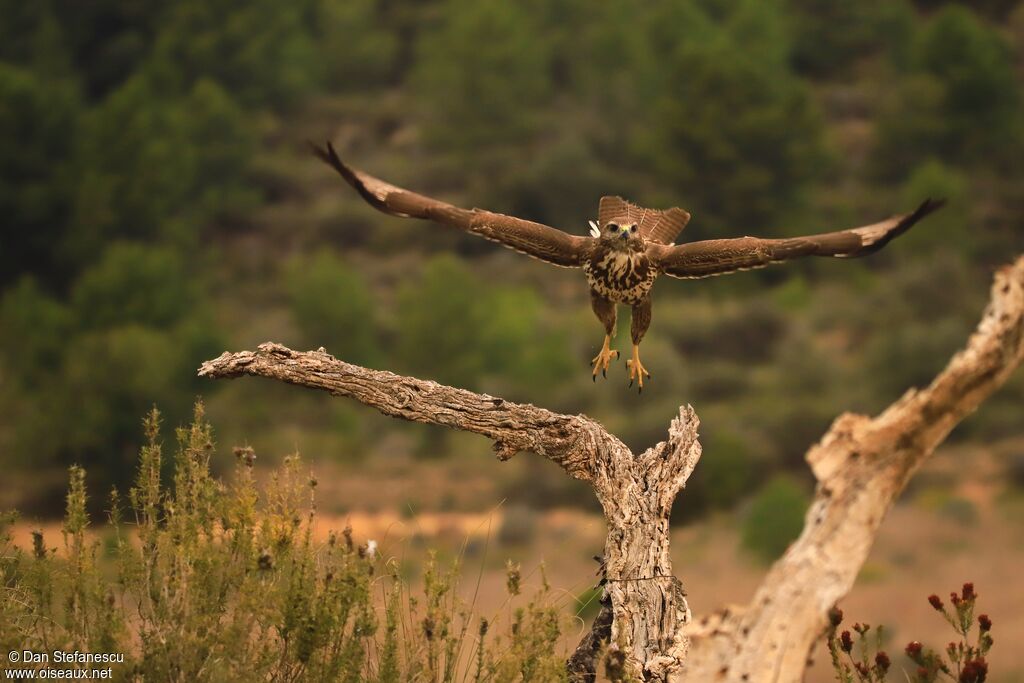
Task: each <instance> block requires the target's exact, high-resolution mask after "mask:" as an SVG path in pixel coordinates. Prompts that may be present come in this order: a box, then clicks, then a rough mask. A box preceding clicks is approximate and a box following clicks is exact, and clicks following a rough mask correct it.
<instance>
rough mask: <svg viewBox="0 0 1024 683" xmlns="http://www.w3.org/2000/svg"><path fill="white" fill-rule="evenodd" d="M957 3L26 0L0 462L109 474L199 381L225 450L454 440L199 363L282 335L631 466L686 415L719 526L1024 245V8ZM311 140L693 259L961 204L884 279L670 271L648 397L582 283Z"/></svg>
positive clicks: (17, 36) (184, 409)
mask: <svg viewBox="0 0 1024 683" xmlns="http://www.w3.org/2000/svg"><path fill="white" fill-rule="evenodd" d="M969 4H970V6H967V4H959V3H938V2H919V3H917V4H912V3H910V2H883V1H881V0H879V1H873V2H858V3H833V2H823V1H820V0H792V1H791V2H768V3H766V2H758V1H750V2H720V1H718V0H699V1H698V0H693V1H689V2H680V1H673V2H668V1H665V2H654V3H651V2H637V1H634V0H615V1H614V2H608V3H600V6H599V7H595V6H594V4H593V3H589V2H582V1H578V0H559V1H557V2H547V1H544V2H541V1H530V0H526V1H523V2H517V3H508V2H501V1H498V0H485V1H483V2H478V1H476V0H474V1H469V0H445V1H443V2H418V3H401V2H390V1H387V0H302V1H300V2H291V3H279V2H273V1H271V0H260V1H257V2H244V3H243V2H239V3H235V2H227V1H224V2H215V3H206V2H192V1H191V0H182V1H179V2H166V3H157V4H146V5H145V6H143V5H139V4H138V3H131V2H121V1H119V0H95V1H93V2H89V3H79V2H62V1H61V0H43V1H40V2H34V3H21V2H7V1H5V2H3V7H2V14H3V16H4V17H5V19H4V22H3V28H2V33H3V35H2V36H0V38H2V39H0V60H2V62H0V91H2V93H3V94H2V97H0V101H2V103H3V104H2V108H0V130H2V139H3V144H2V147H0V155H2V162H0V173H2V176H3V177H2V179H0V215H2V216H3V219H2V220H3V239H2V243H0V458H2V462H3V465H4V469H5V473H7V474H8V475H12V474H15V473H17V472H19V471H24V470H29V469H30V470H31V473H32V474H31V477H26V478H25V486H24V487H17V488H15V487H9V486H8V487H4V491H3V494H4V497H5V498H7V500H4V501H3V502H4V503H6V504H8V505H17V506H19V507H21V508H23V509H24V508H42V509H45V508H46V506H47V505H52V504H53V503H54V502H56V501H58V500H59V495H60V492H61V491H62V490H63V485H64V476H63V472H64V470H65V468H66V466H67V465H68V464H69V463H71V462H79V463H81V464H83V465H84V466H86V467H87V468H88V470H89V472H90V474H91V476H92V477H93V478H95V479H98V480H100V481H101V482H105V484H107V485H109V484H111V483H118V484H122V485H123V484H124V483H125V481H127V479H128V478H129V477H130V476H131V472H132V464H133V463H134V459H135V456H136V453H137V449H138V446H139V444H140V442H141V439H142V433H141V428H140V419H141V416H142V415H143V414H145V413H146V412H147V410H148V409H149V407H150V406H151V405H152V404H154V403H157V404H159V406H160V407H161V409H162V410H163V411H164V413H165V414H166V415H167V416H168V419H167V424H169V425H172V426H173V425H176V424H180V423H181V421H182V420H183V418H184V417H185V416H186V415H187V414H188V412H189V410H190V406H191V403H192V401H193V400H194V398H195V396H196V395H197V394H200V393H201V394H203V395H204V396H205V397H206V399H207V401H208V404H209V412H210V414H211V416H212V417H213V419H214V422H215V423H216V424H218V425H219V427H220V429H221V430H223V431H222V434H223V436H224V437H225V438H224V439H223V440H224V441H225V442H228V441H240V440H246V439H247V440H248V441H250V442H252V443H255V444H259V445H260V446H261V448H262V450H265V451H268V452H275V453H276V452H280V453H283V452H285V451H287V450H288V449H291V448H295V447H299V448H302V449H303V450H305V451H308V452H310V453H311V454H313V453H315V454H316V457H317V458H318V459H337V460H341V461H356V460H360V459H363V458H366V457H368V456H370V455H374V456H377V455H380V453H378V451H382V452H386V453H387V454H391V455H394V454H396V453H411V454H413V455H415V456H418V457H429V458H444V457H446V456H448V455H450V454H452V453H453V452H455V451H457V450H459V449H460V448H461V446H460V444H459V443H458V439H457V438H454V437H451V436H450V435H448V434H446V433H444V432H443V431H440V430H439V431H437V432H431V431H429V430H428V429H427V428H424V427H415V428H409V427H408V426H406V425H401V424H398V423H396V422H392V421H389V420H386V419H384V418H379V417H377V416H375V415H372V414H371V413H370V412H369V411H366V410H364V409H361V408H358V407H353V406H349V405H345V404H344V403H342V402H339V401H326V400H324V399H323V397H320V396H306V395H304V394H303V393H302V392H297V391H294V390H290V389H288V388H283V387H275V386H271V385H270V384H269V383H267V384H259V385H257V384H254V383H251V382H247V383H238V384H237V385H234V386H214V385H212V384H211V383H210V382H201V381H199V380H198V379H196V378H195V373H194V369H195V368H196V367H197V366H198V364H199V362H200V361H201V360H203V359H205V358H208V357H212V356H214V355H217V354H219V353H220V352H221V351H222V350H224V349H225V348H232V349H237V348H242V347H247V346H251V345H253V344H255V343H258V342H261V341H264V340H267V339H272V340H276V341H280V342H283V343H286V344H290V345H294V346H296V347H298V348H316V347H318V346H321V345H323V346H324V347H326V348H327V349H328V351H330V352H332V353H334V354H335V355H336V356H338V357H340V358H343V359H345V360H349V361H352V362H356V363H362V364H368V365H370V366H373V367H381V368H389V369H394V370H396V371H400V372H406V373H410V374H414V375H417V376H421V377H428V378H434V379H437V380H438V381H442V382H448V383H454V384H458V385H462V386H466V387H469V388H472V389H476V390H485V391H490V392H493V393H499V394H501V395H504V396H508V397H509V398H513V399H518V400H525V401H531V402H536V403H539V404H542V405H545V406H547V407H550V408H552V409H555V410H560V411H567V412H586V413H588V414H590V415H593V416H595V417H597V418H598V419H600V420H601V421H603V422H604V423H605V424H606V425H607V426H608V427H609V428H610V429H611V430H612V431H614V432H616V433H618V434H620V435H621V436H623V437H624V438H625V439H626V441H627V442H628V443H629V444H630V445H632V446H641V445H643V446H646V445H649V444H650V443H653V442H654V441H656V440H658V439H660V438H661V435H662V433H663V431H664V428H665V425H666V424H667V422H668V419H669V418H670V417H671V415H673V414H674V411H675V409H676V406H677V405H678V404H679V403H680V401H686V402H690V403H692V404H694V405H695V406H697V407H698V410H699V412H700V414H701V416H702V419H703V430H702V431H703V436H704V440H705V443H706V447H707V450H708V451H709V452H711V453H714V454H715V456H716V457H715V458H709V459H708V460H707V461H706V462H705V463H702V467H701V471H699V472H698V475H697V476H698V477H699V479H700V483H701V485H700V486H697V487H695V490H694V492H693V493H692V495H689V496H688V497H687V500H686V503H685V506H686V510H684V511H683V512H689V513H698V512H700V511H701V510H702V509H706V508H729V507H731V506H733V505H734V504H735V503H736V502H737V501H739V500H740V499H742V498H743V497H744V496H746V495H748V494H749V493H751V492H753V491H754V490H756V488H757V485H758V482H762V481H764V480H765V478H766V475H767V474H768V473H771V472H775V471H779V470H786V469H791V468H796V469H797V470H799V469H800V468H801V465H802V463H801V456H802V454H803V452H804V450H805V448H806V446H807V445H808V444H809V443H811V442H812V441H813V440H814V439H815V438H816V437H817V436H819V435H820V434H821V433H822V432H823V429H824V428H825V427H826V426H827V424H828V421H829V420H830V419H831V418H832V417H833V416H835V415H836V414H837V413H838V412H840V411H842V410H846V409H853V410H858V411H866V412H868V413H870V412H873V411H876V410H878V409H879V408H881V407H882V406H884V405H886V404H887V403H888V402H889V401H891V400H892V399H894V398H895V397H896V396H898V395H899V394H900V393H901V392H902V391H904V390H905V389H906V388H907V387H909V386H911V385H914V384H916V383H920V382H922V381H924V380H926V379H928V378H929V377H930V376H931V375H932V373H933V372H935V371H936V370H937V369H938V368H939V367H941V365H942V364H943V363H944V362H945V360H946V359H947V358H948V356H949V354H950V352H951V351H953V350H954V349H955V348H956V347H957V345H958V344H960V342H961V341H962V340H963V338H964V335H965V333H966V332H967V331H968V330H969V329H970V326H971V325H973V322H974V321H975V320H976V316H977V315H978V312H979V305H980V303H981V302H982V301H983V297H984V295H985V291H986V288H987V283H988V281H989V276H990V271H991V269H992V268H993V267H994V266H996V265H998V264H1000V263H1002V262H1003V261H1005V260H1006V259H1007V258H1008V256H1009V255H1010V254H1012V253H1014V252H1019V251H1021V250H1022V249H1024V229H1022V225H1021V215H1022V211H1024V109H1022V104H1024V103H1022V97H1024V93H1022V87H1021V82H1022V74H1024V3H1014V2H1010V1H1006V0H992V1H989V2H979V3H969ZM324 139H332V140H334V141H335V143H336V144H337V145H338V146H339V147H340V149H341V150H342V151H343V152H345V153H347V154H348V156H349V158H350V159H351V160H352V161H353V163H356V164H357V165H359V166H362V167H364V168H366V169H368V170H371V171H372V172H374V173H376V174H377V175H380V176H381V177H384V178H388V179H393V180H394V182H398V183H401V184H405V185H406V186H409V187H413V188H416V189H421V190H423V191H425V192H431V193H435V194H437V195H439V196H442V197H445V198H449V199H450V200H451V201H454V202H457V203H463V204H465V205H468V206H482V207H487V208H490V209H493V210H497V211H505V212H511V213H515V214H518V215H522V216H525V217H528V218H531V219H535V220H539V221H543V222H546V223H549V224H552V225H556V226H559V227H562V228H563V229H565V230H568V231H570V232H576V233H580V234H582V233H584V232H585V231H586V221H587V219H589V218H592V217H593V216H594V214H595V212H596V206H597V199H598V197H599V196H600V195H602V194H613V193H620V194H623V195H625V196H628V197H631V198H633V199H635V200H636V201H638V202H640V203H644V204H647V205H652V206H670V205H680V206H683V207H686V208H687V209H689V210H690V211H691V212H692V213H693V216H694V218H693V221H692V222H691V225H690V226H689V227H688V228H687V231H686V233H685V234H684V238H685V239H687V240H693V239H700V238H708V237H726V236H739V235H744V234H763V235H769V236H774V235H787V234H795V233H800V232H802V231H807V230H812V231H813V230H820V229H832V228H837V227H842V226H846V225H853V224H858V222H863V221H868V220H873V219H876V218H881V217H884V216H886V215H889V214H890V213H893V212H897V211H904V210H908V209H909V208H912V207H913V206H914V205H915V204H916V202H917V201H918V200H920V199H921V198H923V197H925V196H928V195H932V196H944V197H948V198H949V199H950V206H949V207H948V208H947V209H946V210H945V211H944V212H943V213H942V214H940V215H938V216H936V217H935V218H934V219H931V220H929V221H928V222H927V224H925V225H922V226H921V227H920V228H919V229H917V230H915V231H914V232H913V233H912V234H911V235H909V236H907V237H906V238H903V239H901V240H900V242H899V243H898V244H896V245H894V247H893V248H891V249H889V250H887V251H886V252H885V253H882V254H880V255H878V256H876V257H873V258H871V259H869V260H865V261H859V262H834V261H813V262H812V261H807V262H802V263H799V264H791V265H787V266H785V267H779V268H775V269H767V270H762V271H758V272H751V273H744V274H740V275H735V276H731V277H728V278H720V279H717V280H710V281H700V282H679V281H672V280H668V279H666V280H664V281H662V282H659V283H658V289H659V292H658V296H657V308H658V311H657V312H656V316H657V323H658V324H657V325H655V326H654V327H653V330H652V332H651V335H650V337H649V342H648V344H647V349H648V351H647V353H648V357H649V359H650V366H651V368H652V369H653V371H654V373H655V380H654V381H653V382H652V383H651V385H650V387H649V393H647V392H645V394H644V395H643V396H642V397H637V396H636V395H634V394H632V393H630V392H627V391H626V390H625V383H626V382H625V370H624V368H623V367H621V364H620V367H619V369H618V371H616V372H614V373H612V374H611V375H610V379H609V382H608V383H607V384H606V385H605V384H600V385H598V386H597V387H595V386H593V385H592V384H591V382H590V377H589V372H588V365H587V363H588V360H589V358H590V357H591V356H592V355H593V353H594V351H595V349H596V348H597V346H598V344H599V342H600V339H601V334H600V327H599V325H598V324H597V323H596V322H595V321H594V320H592V318H591V314H590V312H589V310H588V301H587V298H586V288H585V287H584V286H583V283H582V280H581V279H580V276H579V273H574V272H570V271H560V270H553V269H551V268H546V267H543V266H540V265H538V264H535V263H532V262H530V261H529V260H528V259H523V258H520V257H518V256H517V255H515V254H512V253H509V252H506V251H504V250H501V249H498V248H496V247H494V246H493V245H491V244H488V243H486V242H482V241H480V240H477V239H474V238H470V237H461V236H458V235H455V234H453V233H450V232H447V231H445V230H443V229H440V228H437V227H434V226H431V225H428V224H416V223H409V222H403V221H396V220H391V219H388V218H387V217H384V216H381V215H378V214H375V213H374V212H372V210H370V209H369V208H368V207H366V206H364V205H363V204H362V203H361V202H360V201H359V200H358V198H357V197H356V196H355V194H354V193H352V192H351V191H349V190H348V189H347V188H346V187H344V185H343V184H342V183H341V182H340V180H339V179H338V178H337V177H335V176H334V175H333V174H332V172H330V171H329V169H327V168H326V167H323V166H321V165H320V164H319V163H318V162H317V161H316V160H315V159H313V158H312V157H311V155H310V154H309V153H308V150H307V148H306V146H305V142H306V140H317V141H321V140H324ZM627 341H628V340H627ZM1022 400H1024V381H1021V380H1019V379H1018V380H1017V381H1016V383H1015V384H1014V385H1013V386H1012V387H1011V388H1010V389H1008V390H1007V391H1004V392H1003V393H1002V394H1001V395H1000V396H999V397H998V398H997V399H996V400H995V401H994V402H993V403H991V404H990V405H988V406H986V410H985V411H984V413H983V414H982V415H979V416H978V417H977V418H975V419H973V420H971V421H969V422H968V424H967V425H966V426H965V427H964V428H963V429H962V430H961V431H960V433H959V438H961V439H970V440H979V441H980V440H986V441H988V440H992V439H997V438H1000V437H1003V436H1007V435H1011V434H1017V435H1019V434H1020V432H1021V415H1020V405H1021V401H1022ZM477 449H478V447H477V446H475V445H474V450H477ZM48 468H53V470H54V471H55V472H56V473H57V474H56V476H55V477H52V478H51V477H47V476H45V475H42V474H40V473H41V471H45V470H47V469H48ZM555 481H556V482H557V483H555V484H554V485H556V486H561V485H562V484H561V482H560V478H555ZM517 488H519V487H517V486H516V485H515V482H513V483H512V484H510V485H509V489H510V490H511V491H513V492H514V491H515V490H516V489H517ZM572 494H573V490H567V491H561V490H553V491H548V490H540V489H537V488H533V489H532V490H531V491H530V492H529V493H528V494H526V493H520V494H518V495H520V496H525V495H529V496H532V497H533V498H534V500H529V501H525V502H528V503H530V504H552V503H563V502H565V496H571V495H572ZM584 495H586V494H584ZM12 498H13V499H12Z"/></svg>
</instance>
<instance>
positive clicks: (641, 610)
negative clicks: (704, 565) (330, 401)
mask: <svg viewBox="0 0 1024 683" xmlns="http://www.w3.org/2000/svg"><path fill="white" fill-rule="evenodd" d="M199 374H200V375H201V376H204V377H216V378H222V377H237V376H239V375H258V376H262V377H270V378H272V379H277V380H282V381H284V382H288V383H290V384H296V385H299V386H305V387H310V388H314V389H321V390H323V391H328V392H330V393H332V394H334V395H336V396H348V397H351V398H354V399H356V400H357V401H360V402H362V403H365V404H366V405H368V406H371V407H373V408H376V409H377V410H379V411H380V412H382V413H384V414H385V415H390V416H392V417H397V418H401V419H404V420H412V421H415V422H427V423H433V424H439V425H444V426H446V427H452V428H454V429H461V430H463V431H468V432H474V433H476V434H481V435H483V436H486V437H487V438H489V439H491V440H493V441H494V450H495V451H496V452H497V455H498V457H499V458H500V459H501V460H507V459H509V458H511V457H512V456H513V455H515V454H516V453H517V452H518V451H533V452H534V453H537V454H538V455H542V456H544V457H546V458H548V459H550V460H552V461H554V462H556V463H558V464H559V465H561V466H562V468H564V469H565V471H566V472H568V473H569V474H570V475H571V476H573V477H575V478H577V479H582V480H583V481H587V482H590V484H591V485H592V486H593V487H594V491H595V492H596V494H597V497H598V500H599V501H600V502H601V505H602V506H603V508H604V512H605V517H606V519H607V522H608V537H607V542H606V543H605V572H606V578H607V584H606V585H607V591H606V592H607V596H608V598H609V599H610V604H611V610H612V614H613V616H614V620H613V624H612V628H611V640H610V643H611V644H612V647H613V648H616V649H618V650H620V651H621V652H622V653H623V655H624V657H625V665H626V667H627V669H628V670H630V671H632V672H634V673H640V672H646V673H645V675H646V676H654V677H657V678H660V679H664V677H665V675H667V672H668V671H669V670H670V669H671V668H672V667H674V666H676V665H678V663H679V662H680V661H681V659H682V656H683V655H684V654H685V652H686V639H685V637H683V636H682V635H681V630H680V628H681V627H682V626H683V625H684V624H685V623H686V622H688V621H689V619H690V610H689V608H688V607H687V604H686V597H685V593H684V591H683V590H682V587H681V585H680V584H679V581H678V580H677V579H676V578H675V577H674V576H673V574H672V562H671V559H670V557H669V514H670V513H671V511H672V501H673V499H674V498H675V496H676V493H677V492H678V491H679V489H680V488H682V486H683V484H685V483H686V479H687V478H688V477H689V476H690V473H691V472H692V471H693V467H694V465H696V464H697V459H698V458H699V457H700V444H699V443H698V442H697V426H698V424H699V422H698V420H697V415H696V414H695V413H694V412H693V409H692V408H690V407H689V406H686V407H684V408H681V409H680V411H679V416H678V417H676V418H675V419H674V420H673V421H672V424H671V426H670V428H669V434H668V440H666V441H663V442H661V443H658V444H657V445H655V446H653V447H651V448H649V449H648V450H646V451H645V452H643V453H641V454H640V455H634V454H633V453H632V452H631V451H630V450H629V448H627V447H626V445H625V444H623V443H622V442H621V441H620V440H619V439H617V438H616V437H614V436H612V435H611V434H609V433H608V432H607V431H605V430H604V428H603V427H601V425H600V424H598V423H597V422H595V421H593V420H591V419H589V418H587V417H584V416H582V415H577V416H570V415H559V414H557V413H552V412H550V411H548V410H544V409H542V408H537V407H535V406H532V405H527V404H520V403H512V402H510V401H505V400H504V399H500V398H495V397H493V396H487V395H483V394H476V393H473V392H471V391H466V390H464V389H456V388H454V387H449V386H444V385H441V384H438V383H436V382H430V381H425V380H420V379H415V378H412V377H403V376H400V375H396V374H394V373H390V372H383V371H379V370H369V369H367V368H363V367H359V366H357V365H351V364H349V363H345V362H343V361H340V360H337V359H336V358H334V357H333V356H331V355H329V354H327V353H326V352H324V351H323V350H320V351H308V352H299V351H293V350H291V349H289V348H286V347H284V346H281V345H280V344H271V343H267V344H261V345H260V346H259V347H258V348H257V350H256V351H241V352H239V353H224V354H222V355H221V356H220V357H219V358H216V359H214V360H210V361H207V362H205V363H203V365H202V367H201V368H200V369H199Z"/></svg>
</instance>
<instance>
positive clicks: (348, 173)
mask: <svg viewBox="0 0 1024 683" xmlns="http://www.w3.org/2000/svg"><path fill="white" fill-rule="evenodd" d="M309 146H310V148H311V149H312V150H313V154H314V155H315V156H316V157H317V158H318V159H320V160H321V161H323V162H324V163H325V164H327V165H328V166H330V167H331V168H333V169H334V170H335V171H337V172H338V174H339V175H340V176H341V177H342V178H344V179H345V182H347V183H348V184H349V185H351V186H352V188H353V189H355V191H356V192H358V193H359V195H360V196H361V197H362V198H363V199H365V200H366V201H367V202H368V203H369V204H370V205H371V206H373V207H374V208H376V209H379V210H381V211H385V212H387V213H391V212H390V211H388V210H387V207H386V206H385V205H384V202H382V201H381V200H380V198H379V197H377V196H376V195H374V194H373V193H372V192H370V190H369V189H367V187H366V183H364V182H363V181H362V180H361V179H360V178H359V176H358V175H357V174H356V172H355V171H354V170H352V168H350V167H349V166H347V165H346V164H345V162H343V161H342V160H341V158H340V157H339V156H338V153H337V152H336V151H335V150H334V145H332V144H331V143H330V142H329V141H328V142H327V143H326V145H325V146H324V147H320V146H319V145H317V144H315V143H313V142H310V143H309Z"/></svg>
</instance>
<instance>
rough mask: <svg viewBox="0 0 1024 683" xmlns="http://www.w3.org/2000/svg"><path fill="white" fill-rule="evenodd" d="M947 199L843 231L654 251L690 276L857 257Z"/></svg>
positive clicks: (678, 273)
mask: <svg viewBox="0 0 1024 683" xmlns="http://www.w3.org/2000/svg"><path fill="white" fill-rule="evenodd" d="M944 203H945V202H943V201H941V200H932V199H927V200H925V201H924V202H922V204H921V205H920V206H919V207H917V209H916V210H915V211H914V212H912V213H908V214H903V215H899V216H893V217H892V218H889V219H887V220H884V221H882V222H880V223H875V224H873V225H865V226H863V227H860V228H850V229H849V230H840V231H838V232H826V233H821V234H819V235H807V236H805V237H791V238H788V239H760V238H757V237H740V238H738V239H725V240H704V241H702V242H691V243H689V244H680V245H677V246H661V245H652V246H651V247H650V248H649V250H648V253H649V255H650V257H651V258H652V260H653V261H654V263H655V264H656V265H657V266H658V267H659V268H660V269H661V270H662V271H663V272H664V273H665V274H666V275H670V276H672V277H678V278H687V279H689V278H702V277H709V276H711V275H721V274H723V273H731V272H734V271H737V270H749V269H751V268H760V267H762V266H767V265H768V264H770V263H777V262H779V261H786V260H788V259H793V258H800V257H803V256H834V257H838V258H854V257H857V256H865V255H867V254H871V253H874V252H876V251H878V250H879V249H881V248H882V247H884V246H885V245H886V244H888V243H889V242H890V241H891V240H893V239H894V238H896V237H898V236H899V235H901V234H903V233H904V232H906V231H907V230H909V229H910V228H911V227H912V226H913V225H914V224H915V223H917V222H918V221H919V220H921V219H922V218H924V217H925V216H927V215H928V214H930V213H932V212H933V211H935V210H937V209H939V208H941V207H942V205H943V204H944Z"/></svg>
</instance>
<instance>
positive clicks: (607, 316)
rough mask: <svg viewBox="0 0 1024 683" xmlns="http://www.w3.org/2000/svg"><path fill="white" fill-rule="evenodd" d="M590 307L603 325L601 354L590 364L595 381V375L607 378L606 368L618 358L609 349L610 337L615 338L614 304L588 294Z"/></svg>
mask: <svg viewBox="0 0 1024 683" xmlns="http://www.w3.org/2000/svg"><path fill="white" fill-rule="evenodd" d="M590 307H591V308H593V309H594V315H596V316H597V319H598V320H600V321H601V324H602V325H604V344H602V345H601V352H600V353H598V354H597V355H596V356H594V359H593V360H592V361H590V364H591V365H593V366H594V374H593V379H594V381H595V382H596V381H597V373H598V371H600V372H601V375H602V376H603V377H605V378H607V377H608V366H609V365H610V364H611V362H612V361H613V360H614V359H616V358H618V357H619V352H618V351H616V350H615V349H613V348H611V342H612V337H614V336H615V318H616V313H615V304H613V303H612V302H611V301H608V299H605V298H604V297H602V296H599V295H598V294H596V293H595V292H593V291H591V292H590Z"/></svg>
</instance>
